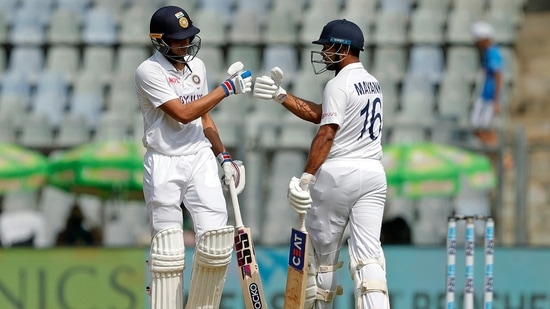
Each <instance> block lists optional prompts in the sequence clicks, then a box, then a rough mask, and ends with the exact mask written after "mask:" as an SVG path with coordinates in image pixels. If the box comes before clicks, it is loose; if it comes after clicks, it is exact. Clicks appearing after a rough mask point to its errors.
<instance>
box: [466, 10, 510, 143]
mask: <svg viewBox="0 0 550 309" xmlns="http://www.w3.org/2000/svg"><path fill="white" fill-rule="evenodd" d="M471 30H472V34H473V36H474V39H475V43H476V46H477V47H478V48H479V50H480V52H481V57H482V58H481V66H482V68H483V74H484V77H483V79H484V80H483V86H482V88H481V93H480V95H479V97H478V98H477V100H476V101H475V102H474V105H473V109H472V113H471V119H470V120H471V124H472V127H473V128H474V131H475V134H476V136H477V137H478V138H479V139H480V141H481V142H483V143H484V144H485V145H487V146H496V145H497V143H498V136H497V134H496V132H495V130H493V119H494V116H496V115H498V114H500V112H501V98H502V96H501V94H502V81H503V77H502V69H503V59H502V55H501V53H500V50H499V47H498V46H497V45H496V44H495V43H494V42H493V40H492V38H493V33H494V31H493V27H492V26H491V25H490V24H489V23H487V22H484V21H479V22H476V23H474V24H473V25H472V28H471Z"/></svg>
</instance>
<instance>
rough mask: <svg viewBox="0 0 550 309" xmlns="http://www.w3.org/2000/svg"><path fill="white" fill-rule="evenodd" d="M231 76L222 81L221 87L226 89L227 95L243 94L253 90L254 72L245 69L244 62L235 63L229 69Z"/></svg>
mask: <svg viewBox="0 0 550 309" xmlns="http://www.w3.org/2000/svg"><path fill="white" fill-rule="evenodd" d="M227 74H229V78H228V79H226V80H225V81H224V82H223V83H221V85H220V86H221V87H222V88H223V90H224V91H225V96H226V97H227V96H229V95H230V94H241V93H247V92H250V91H252V73H251V72H250V71H248V70H246V71H244V64H243V63H242V62H240V61H237V62H235V63H233V64H232V65H231V66H229V68H228V69H227Z"/></svg>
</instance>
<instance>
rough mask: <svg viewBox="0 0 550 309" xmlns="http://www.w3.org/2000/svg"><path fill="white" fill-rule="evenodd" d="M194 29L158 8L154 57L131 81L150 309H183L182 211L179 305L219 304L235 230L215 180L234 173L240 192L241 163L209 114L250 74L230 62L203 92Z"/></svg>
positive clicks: (173, 9)
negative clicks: (187, 277)
mask: <svg viewBox="0 0 550 309" xmlns="http://www.w3.org/2000/svg"><path fill="white" fill-rule="evenodd" d="M199 31H200V30H199V29H198V28H197V27H195V26H194V25H193V22H192V21H191V18H190V17H189V15H188V14H187V12H186V11H184V10H183V9H182V8H180V7H177V6H165V7H162V8H160V9H158V10H157V11H156V12H155V13H154V14H153V16H152V17H151V22H150V34H149V36H150V38H151V41H152V43H153V46H154V47H155V49H156V52H155V53H154V55H152V56H151V57H150V58H148V59H146V60H145V61H143V62H142V63H141V64H140V65H139V67H138V68H137V69H136V73H135V84H136V89H137V94H138V99H139V104H140V108H141V112H142V114H143V122H144V136H143V144H144V146H145V147H146V148H147V151H146V153H145V155H144V161H143V164H144V176H143V193H144V198H145V202H146V205H147V211H148V214H149V219H150V224H151V233H152V240H151V251H150V257H149V260H148V263H149V269H150V273H151V286H150V288H149V291H150V294H151V299H150V300H151V309H182V308H183V306H184V305H183V270H184V267H185V248H184V242H183V229H182V226H183V215H182V209H181V207H180V205H181V204H182V203H183V205H184V206H185V207H186V208H187V210H188V211H189V213H190V215H191V219H192V221H193V227H194V230H195V235H196V249H195V256H194V257H193V271H192V275H191V281H190V285H189V296H188V299H187V303H186V307H185V308H189V309H196V308H218V307H219V306H220V301H221V296H222V291H223V286H224V283H225V277H226V269H227V265H228V264H229V263H230V261H231V254H232V250H233V236H234V228H233V227H232V226H228V225H227V220H228V215H227V208H226V202H225V198H224V195H223V191H222V183H221V182H220V179H219V178H218V165H217V162H216V157H215V155H217V158H218V161H219V163H220V164H221V166H222V168H223V170H224V176H223V182H224V185H229V182H230V179H231V178H234V180H235V184H236V189H237V190H236V192H238V193H240V192H242V190H243V189H244V185H245V175H244V166H242V162H240V161H233V160H232V159H231V156H230V155H229V153H227V151H226V149H225V148H224V146H223V144H222V142H221V140H220V137H219V134H218V131H217V129H216V126H215V124H214V122H213V120H212V118H211V117H210V115H209V111H210V110H211V109H212V108H213V107H215V106H216V104H218V103H220V102H221V101H222V100H223V99H224V98H225V97H227V96H229V95H231V94H241V93H246V92H250V91H251V85H252V77H251V76H250V72H249V71H245V70H244V66H243V64H242V63H240V62H237V63H235V64H233V65H231V67H230V68H229V69H228V73H229V78H228V79H227V80H226V81H224V82H223V83H222V84H221V85H220V86H218V87H216V88H215V89H214V90H213V91H212V92H210V93H209V92H208V89H207V80H206V72H205V65H204V63H203V62H202V61H201V60H200V59H199V58H197V57H195V56H196V54H197V52H198V51H199V49H200V44H201V39H200V37H199V36H198V35H197V34H198V33H199Z"/></svg>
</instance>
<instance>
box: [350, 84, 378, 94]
mask: <svg viewBox="0 0 550 309" xmlns="http://www.w3.org/2000/svg"><path fill="white" fill-rule="evenodd" d="M353 85H354V86H355V91H357V95H363V94H374V93H380V92H381V91H380V84H379V83H378V82H367V81H362V82H359V83H355V84H353Z"/></svg>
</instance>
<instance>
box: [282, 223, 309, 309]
mask: <svg viewBox="0 0 550 309" xmlns="http://www.w3.org/2000/svg"><path fill="white" fill-rule="evenodd" d="M308 242H309V235H308V233H307V232H306V231H305V229H303V228H302V229H297V228H293V229H292V231H291V236H290V250H289V251H290V252H289V255H288V273H287V277H286V289H285V301H284V306H283V308H285V309H296V308H303V307H304V305H305V299H306V287H307V272H308V253H309V252H308V250H309V244H308Z"/></svg>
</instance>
